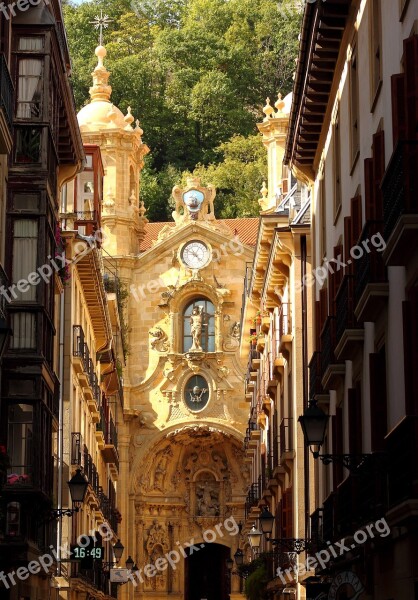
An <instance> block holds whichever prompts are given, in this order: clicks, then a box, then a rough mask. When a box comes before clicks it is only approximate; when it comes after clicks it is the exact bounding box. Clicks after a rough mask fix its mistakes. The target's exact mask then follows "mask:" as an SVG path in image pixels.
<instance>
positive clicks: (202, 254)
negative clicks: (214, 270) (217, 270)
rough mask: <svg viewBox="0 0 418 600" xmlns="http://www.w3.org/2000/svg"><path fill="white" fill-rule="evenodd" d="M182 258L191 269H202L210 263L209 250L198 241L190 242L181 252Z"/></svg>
mask: <svg viewBox="0 0 418 600" xmlns="http://www.w3.org/2000/svg"><path fill="white" fill-rule="evenodd" d="M181 258H182V261H183V262H184V264H186V265H187V266H188V267H190V268H191V269H201V268H202V267H204V266H205V265H207V263H208V262H209V258H210V253H209V248H208V247H207V246H206V244H204V243H203V242H199V241H197V240H194V241H192V242H188V243H187V244H186V245H185V246H184V248H183V250H182V251H181Z"/></svg>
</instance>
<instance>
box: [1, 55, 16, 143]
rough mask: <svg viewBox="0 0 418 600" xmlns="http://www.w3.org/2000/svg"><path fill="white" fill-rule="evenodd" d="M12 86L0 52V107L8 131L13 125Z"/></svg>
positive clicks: (5, 63) (4, 60)
mask: <svg viewBox="0 0 418 600" xmlns="http://www.w3.org/2000/svg"><path fill="white" fill-rule="evenodd" d="M13 97H14V88H13V82H12V78H11V77H10V73H9V68H8V66H7V62H6V59H5V57H4V54H0V108H1V109H2V110H3V113H4V116H5V118H6V121H7V125H8V127H9V131H10V133H11V132H12V127H13Z"/></svg>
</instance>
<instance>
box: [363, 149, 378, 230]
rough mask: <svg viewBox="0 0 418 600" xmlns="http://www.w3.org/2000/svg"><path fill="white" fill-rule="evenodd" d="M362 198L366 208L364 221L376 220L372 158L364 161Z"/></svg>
mask: <svg viewBox="0 0 418 600" xmlns="http://www.w3.org/2000/svg"><path fill="white" fill-rule="evenodd" d="M364 197H365V208H366V221H374V220H376V205H375V202H374V184H373V159H372V158H366V160H365V161H364Z"/></svg>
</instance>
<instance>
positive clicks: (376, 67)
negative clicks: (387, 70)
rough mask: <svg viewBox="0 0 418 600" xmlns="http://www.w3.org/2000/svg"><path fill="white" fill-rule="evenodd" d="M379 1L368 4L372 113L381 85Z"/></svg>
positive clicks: (374, 0)
mask: <svg viewBox="0 0 418 600" xmlns="http://www.w3.org/2000/svg"><path fill="white" fill-rule="evenodd" d="M380 3H381V0H372V1H371V2H370V3H369V4H370V14H369V21H370V82H371V90H370V91H371V110H372V112H373V110H374V106H375V104H376V101H377V98H378V95H379V91H380V87H381V83H382V25H381V12H380V10H381V9H380Z"/></svg>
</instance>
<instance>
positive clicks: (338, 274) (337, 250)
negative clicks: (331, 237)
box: [334, 244, 344, 293]
mask: <svg viewBox="0 0 418 600" xmlns="http://www.w3.org/2000/svg"><path fill="white" fill-rule="evenodd" d="M339 256H340V257H341V260H343V258H344V248H343V247H342V245H341V244H339V245H338V246H334V258H335V259H337V260H338V257H339ZM334 264H336V263H334ZM343 276H344V271H343V269H338V270H337V271H335V293H337V292H338V288H339V287H340V284H341V281H342V278H343Z"/></svg>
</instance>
